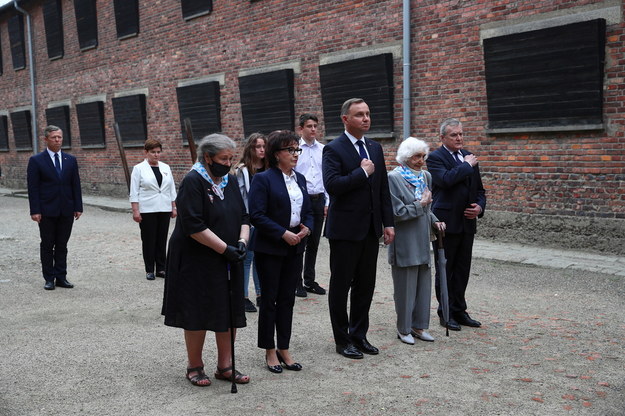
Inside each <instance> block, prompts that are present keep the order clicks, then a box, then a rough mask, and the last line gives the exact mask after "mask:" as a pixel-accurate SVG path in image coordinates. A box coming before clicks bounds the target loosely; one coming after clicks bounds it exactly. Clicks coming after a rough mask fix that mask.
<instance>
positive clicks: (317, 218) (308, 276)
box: [300, 194, 325, 286]
mask: <svg viewBox="0 0 625 416" xmlns="http://www.w3.org/2000/svg"><path fill="white" fill-rule="evenodd" d="M310 202H311V205H312V212H313V229H312V233H311V234H310V235H309V236H308V240H307V241H306V251H305V254H304V285H306V286H311V285H312V284H313V283H315V263H317V250H318V249H319V240H320V239H321V231H322V229H323V211H324V208H325V196H324V195H323V194H321V196H317V197H316V198H311V200H310ZM300 284H301V283H300Z"/></svg>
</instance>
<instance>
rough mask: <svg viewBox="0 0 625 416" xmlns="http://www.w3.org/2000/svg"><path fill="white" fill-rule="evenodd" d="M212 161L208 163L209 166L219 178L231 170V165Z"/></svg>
mask: <svg viewBox="0 0 625 416" xmlns="http://www.w3.org/2000/svg"><path fill="white" fill-rule="evenodd" d="M212 162H213V164H212V165H208V168H209V169H210V171H211V173H212V174H213V175H215V176H217V177H218V178H221V177H223V176H226V175H227V174H228V172H230V166H228V165H222V164H221V163H217V162H215V161H214V160H213V161H212Z"/></svg>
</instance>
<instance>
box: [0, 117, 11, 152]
mask: <svg viewBox="0 0 625 416" xmlns="http://www.w3.org/2000/svg"><path fill="white" fill-rule="evenodd" d="M8 120H9V118H8V117H7V116H0V151H2V150H9V121H8Z"/></svg>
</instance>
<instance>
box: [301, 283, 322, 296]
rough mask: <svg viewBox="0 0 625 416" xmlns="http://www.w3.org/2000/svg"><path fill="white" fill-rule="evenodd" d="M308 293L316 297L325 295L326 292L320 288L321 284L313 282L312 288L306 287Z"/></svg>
mask: <svg viewBox="0 0 625 416" xmlns="http://www.w3.org/2000/svg"><path fill="white" fill-rule="evenodd" d="M304 289H306V292H310V293H314V294H315V295H325V294H326V290H325V289H324V288H322V287H321V286H319V283H317V282H313V283H312V285H310V286H304Z"/></svg>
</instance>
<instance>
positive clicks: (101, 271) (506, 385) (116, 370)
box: [0, 189, 625, 416]
mask: <svg viewBox="0 0 625 416" xmlns="http://www.w3.org/2000/svg"><path fill="white" fill-rule="evenodd" d="M0 191H2V189H0ZM6 193H7V192H4V194H3V193H2V192H0V216H1V218H2V225H1V226H0V227H1V228H0V415H3V416H17V415H20V416H21V415H183V414H198V415H200V414H202V415H205V414H207V415H223V414H227V415H244V414H258V415H275V414H280V415H317V414H318V415H339V414H341V415H352V414H353V415H383V414H400V413H405V414H429V415H467V414H471V415H556V414H575V415H586V414H588V415H624V414H625V369H624V368H625V366H624V362H623V353H624V352H625V325H624V324H623V310H624V309H625V278H624V277H623V275H622V270H623V267H622V263H621V260H620V259H618V258H614V257H610V256H598V257H595V256H596V255H592V256H588V259H587V260H588V261H583V259H584V258H585V257H586V256H585V255H584V253H575V252H567V251H564V250H563V251H562V253H558V251H547V250H543V249H537V248H533V247H524V246H515V245H504V244H500V243H496V244H492V243H491V244H489V243H488V242H486V241H484V242H482V241H480V240H478V242H477V244H476V257H478V258H476V260H475V261H474V266H473V273H472V277H471V279H472V280H471V282H470V284H469V290H468V294H467V298H468V300H469V303H470V305H469V306H470V313H471V314H472V315H473V316H474V317H475V318H477V319H479V320H481V321H482V322H483V323H484V325H483V327H482V328H479V329H472V328H463V330H462V331H460V332H452V333H451V334H450V336H449V337H445V336H444V330H443V329H442V328H441V327H440V326H438V324H437V322H436V321H435V319H432V320H431V328H430V333H431V334H432V335H433V336H434V337H435V338H436V341H435V342H434V343H425V342H420V341H418V342H417V344H416V345H414V346H408V345H405V344H402V343H401V342H399V340H398V339H396V337H395V325H394V307H393V300H392V282H391V278H390V268H389V266H388V265H387V263H386V252H385V249H381V250H380V258H379V260H378V284H377V287H376V293H375V297H374V302H373V305H372V313H371V330H370V333H369V340H370V341H371V342H372V343H373V344H374V345H377V346H378V347H380V349H381V354H380V355H378V356H375V357H370V356H366V357H365V359H363V360H357V361H352V360H347V359H345V358H343V357H341V356H339V355H337V354H336V353H335V352H334V348H333V342H332V333H331V329H330V322H329V316H328V312H327V296H316V295H309V297H308V298H306V299H299V298H298V299H297V301H296V307H295V317H294V328H293V329H294V331H293V339H292V347H291V348H292V352H293V355H294V356H295V357H296V358H297V360H298V361H299V362H301V363H302V364H303V366H304V370H303V371H301V372H299V373H297V372H285V373H283V374H281V375H275V374H272V373H270V372H269V371H267V370H266V369H265V368H264V362H263V356H264V354H263V352H262V351H261V350H259V349H258V348H256V346H255V345H256V325H257V314H248V315H247V316H248V327H247V328H245V329H243V330H241V331H240V333H239V340H238V341H237V358H238V362H237V367H238V368H240V369H241V370H244V371H245V372H247V373H248V374H250V376H251V377H252V381H251V383H250V384H249V385H245V386H240V387H239V393H238V394H236V395H235V394H231V393H230V385H229V384H228V383H226V382H221V381H218V380H213V385H212V386H210V387H208V388H198V387H194V386H192V385H190V384H189V383H188V382H187V381H186V380H185V379H184V369H185V350H184V343H183V339H182V333H181V331H180V330H177V329H174V328H168V327H165V326H164V325H163V323H162V317H161V316H160V314H159V312H160V306H161V299H162V291H163V287H162V286H163V280H162V279H157V280H156V281H153V282H150V281H147V280H145V278H144V277H143V271H142V260H141V254H140V238H139V230H138V227H137V225H136V224H135V223H134V222H133V221H132V218H131V215H129V214H128V213H127V212H116V211H110V210H103V209H101V208H97V207H94V206H91V205H89V206H87V207H86V209H85V213H84V215H83V217H81V219H80V220H79V221H78V222H76V223H75V227H74V231H73V235H72V239H71V240H70V245H69V251H70V254H69V260H68V263H69V270H70V274H69V275H68V279H69V280H70V281H72V282H73V283H74V284H75V285H76V287H75V288H74V289H70V290H67V289H61V288H58V289H56V290H54V291H44V290H43V279H42V278H41V276H40V266H39V260H38V250H39V249H38V243H39V238H38V230H37V226H36V224H35V223H34V222H32V221H31V220H30V217H29V215H28V205H27V201H26V200H25V199H24V198H15V197H10V196H6ZM99 201H100V203H99V205H100V206H107V207H111V206H114V204H113V202H114V203H115V204H118V208H119V209H120V210H123V209H124V208H123V207H124V204H125V201H122V200H114V201H112V202H111V203H104V202H102V201H104V199H100V200H99ZM94 205H98V200H95V202H94ZM532 251H534V253H535V254H532ZM528 253H529V254H528ZM550 254H551V257H550ZM558 255H561V256H562V258H560V260H559V261H557V262H555V261H552V262H551V264H549V265H550V266H551V267H544V266H543V265H536V264H531V263H532V262H533V260H532V259H535V258H538V257H544V258H545V260H544V261H547V260H548V259H549V258H553V257H554V256H556V257H557V256H558ZM319 257H320V258H319V262H318V272H319V278H318V280H319V282H320V283H321V285H322V286H325V287H327V283H328V280H329V269H328V260H327V259H328V245H327V242H326V241H323V242H322V245H321V247H320V256H319ZM571 259H572V260H571ZM534 263H538V264H542V263H540V262H534ZM608 263H610V264H611V266H609V267H608V266H607V264H608ZM580 264H582V266H580ZM592 264H595V268H592ZM602 272H603V273H602ZM435 304H436V302H435V301H434V302H433V305H435ZM433 315H434V316H435V313H434V312H433ZM205 361H206V364H207V368H210V367H212V366H214V362H215V349H214V342H213V337H212V336H209V337H208V342H207V344H206V347H205Z"/></svg>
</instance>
